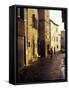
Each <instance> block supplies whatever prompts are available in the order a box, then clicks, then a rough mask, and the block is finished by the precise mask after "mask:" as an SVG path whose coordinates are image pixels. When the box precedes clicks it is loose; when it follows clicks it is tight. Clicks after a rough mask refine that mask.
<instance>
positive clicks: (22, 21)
mask: <svg viewBox="0 0 69 90" xmlns="http://www.w3.org/2000/svg"><path fill="white" fill-rule="evenodd" d="M17 18H18V67H19V70H20V69H22V68H23V67H24V66H27V65H29V64H31V63H32V62H34V61H35V60H36V58H37V57H38V49H37V48H38V43H37V41H38V15H37V9H31V8H18V17H17Z"/></svg>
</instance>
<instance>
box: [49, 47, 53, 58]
mask: <svg viewBox="0 0 69 90" xmlns="http://www.w3.org/2000/svg"><path fill="white" fill-rule="evenodd" d="M50 57H51V58H52V57H53V50H52V48H50Z"/></svg>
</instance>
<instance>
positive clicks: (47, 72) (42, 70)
mask: <svg viewBox="0 0 69 90" xmlns="http://www.w3.org/2000/svg"><path fill="white" fill-rule="evenodd" d="M64 57H65V54H64V53H57V54H55V55H53V57H52V59H51V58H50V57H48V58H47V59H46V58H38V60H37V61H36V62H34V63H33V64H32V65H30V66H28V67H25V68H24V69H23V70H21V72H20V73H19V80H20V81H25V82H26V81H27V82H28V81H42V80H43V81H46V80H61V79H65V72H64V71H65V65H64Z"/></svg>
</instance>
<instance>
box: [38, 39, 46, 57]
mask: <svg viewBox="0 0 69 90" xmlns="http://www.w3.org/2000/svg"><path fill="white" fill-rule="evenodd" d="M38 55H39V56H40V57H45V44H44V40H41V41H40V40H38Z"/></svg>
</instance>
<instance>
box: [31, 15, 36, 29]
mask: <svg viewBox="0 0 69 90" xmlns="http://www.w3.org/2000/svg"><path fill="white" fill-rule="evenodd" d="M32 27H33V28H37V20H36V18H35V14H32Z"/></svg>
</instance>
